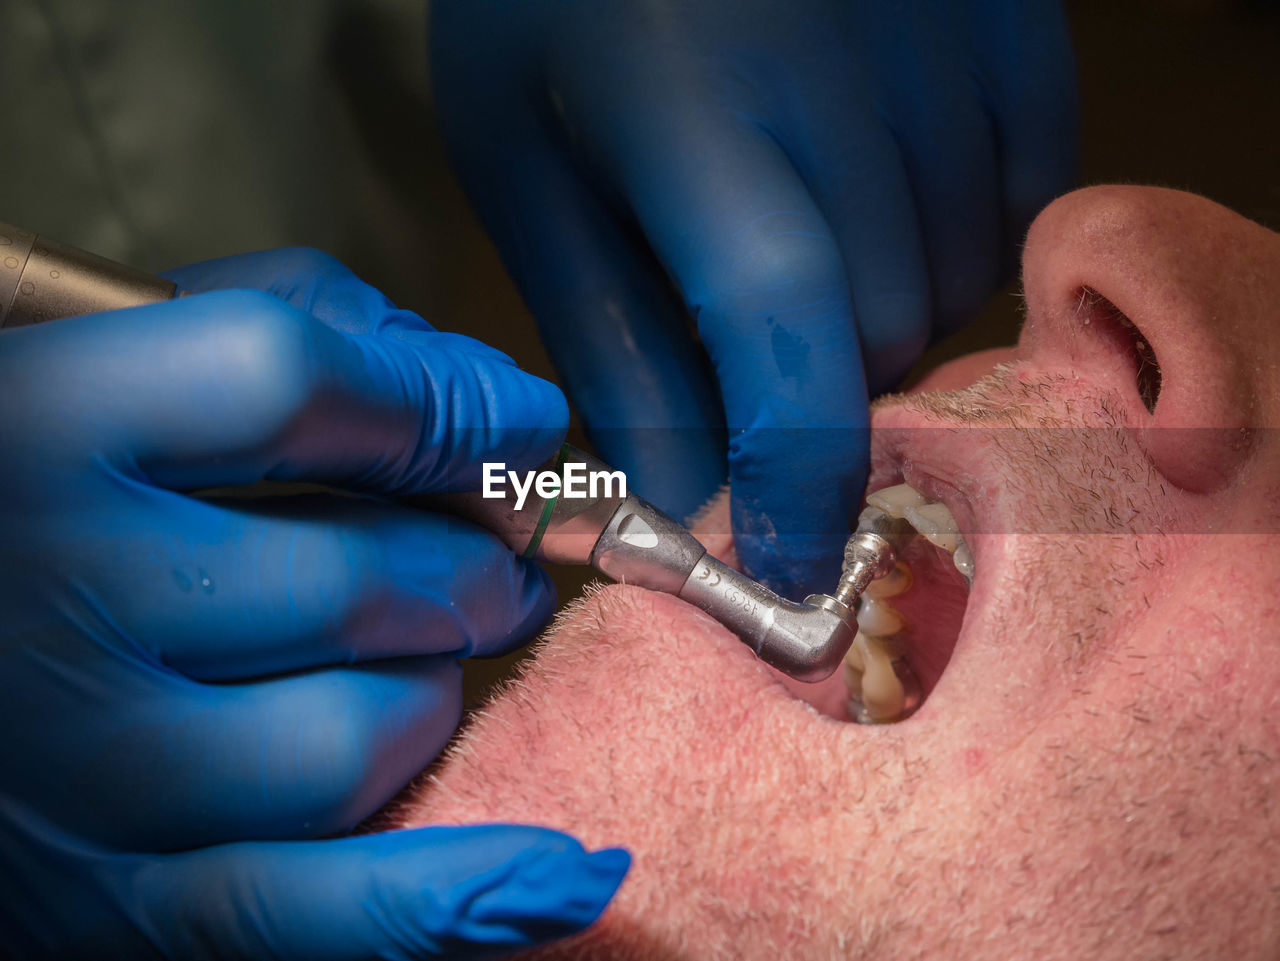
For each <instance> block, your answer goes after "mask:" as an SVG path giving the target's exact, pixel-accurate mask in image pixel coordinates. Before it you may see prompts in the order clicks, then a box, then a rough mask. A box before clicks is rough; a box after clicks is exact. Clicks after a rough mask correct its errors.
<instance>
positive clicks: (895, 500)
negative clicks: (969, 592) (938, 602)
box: [867, 484, 973, 587]
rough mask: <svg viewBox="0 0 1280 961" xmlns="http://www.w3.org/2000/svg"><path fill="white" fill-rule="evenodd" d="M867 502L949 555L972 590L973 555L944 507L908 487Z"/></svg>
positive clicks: (888, 490)
mask: <svg viewBox="0 0 1280 961" xmlns="http://www.w3.org/2000/svg"><path fill="white" fill-rule="evenodd" d="M867 503H868V504H870V505H871V506H872V507H876V508H879V509H880V510H882V511H884V512H885V513H886V514H888V515H889V516H890V517H901V518H903V519H905V520H906V521H907V523H909V524H910V525H911V526H912V527H914V528H915V529H916V530H917V531H919V532H920V534H921V536H922V537H924V538H925V539H926V540H927V541H929V543H930V544H933V545H934V546H935V547H939V548H941V549H942V550H944V551H946V552H947V553H948V554H950V555H952V562H953V563H954V564H955V566H956V570H958V571H959V572H960V573H961V574H963V575H964V579H965V580H966V581H968V583H969V586H970V587H973V552H972V551H970V550H969V545H968V544H966V543H965V542H964V536H963V535H962V534H961V533H960V527H959V525H958V524H956V519H955V517H954V516H953V515H952V513H951V509H950V508H948V507H947V505H946V504H941V503H937V502H930V501H929V499H928V498H926V497H925V496H924V495H923V494H921V493H920V492H919V491H918V490H916V489H915V488H914V487H912V486H911V485H910V484H895V485H894V486H893V487H886V488H884V489H882V490H878V491H875V492H874V493H871V494H868V495H867Z"/></svg>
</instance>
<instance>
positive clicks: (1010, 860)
mask: <svg viewBox="0 0 1280 961" xmlns="http://www.w3.org/2000/svg"><path fill="white" fill-rule="evenodd" d="M1024 285H1025V291H1026V298H1027V311H1028V317H1027V324H1026V327H1025V329H1024V331H1023V333H1022V336H1021V339H1020V342H1019V345H1018V347H1017V348H1016V350H1014V351H1011V352H1009V353H1006V354H1003V355H1000V356H992V355H986V356H982V357H980V358H977V359H965V360H962V361H960V362H958V363H957V364H956V365H953V366H951V367H950V368H948V369H944V370H943V371H940V372H939V373H938V374H937V375H935V376H934V378H933V379H932V381H931V382H929V383H926V384H925V385H923V386H924V387H925V388H927V389H928V392H926V393H921V394H914V395H911V396H899V397H891V398H888V399H886V400H883V401H881V402H879V403H878V404H877V406H876V409H875V411H874V417H873V430H874V441H873V474H872V480H871V487H872V488H873V489H874V488H878V487H883V486H886V485H888V484H892V483H896V482H898V481H900V480H901V479H903V478H904V477H905V478H906V479H907V480H908V481H910V482H911V483H912V484H914V485H915V486H917V487H918V488H919V489H921V490H923V491H925V492H926V493H928V494H929V495H930V496H931V497H933V498H935V499H941V500H943V501H944V502H945V503H947V504H948V506H950V507H951V509H952V511H953V513H954V514H955V515H956V517H957V520H958V521H959V523H960V527H961V529H962V531H963V532H964V534H965V537H966V540H967V541H968V543H969V544H970V546H971V547H972V549H973V552H974V555H975V558H976V563H977V579H976V582H975V585H974V589H973V593H972V595H971V597H969V599H968V605H967V608H966V609H964V613H963V625H962V626H957V624H956V623H954V622H955V621H958V620H959V618H960V614H959V613H958V609H959V607H962V606H963V598H961V602H960V604H959V605H956V604H954V603H953V601H954V598H955V596H956V595H955V591H956V583H955V580H956V579H955V578H954V577H953V576H952V575H951V574H950V573H949V572H948V570H947V568H946V565H945V564H942V563H937V564H934V563H933V562H932V561H926V560H925V559H924V557H923V555H922V556H921V557H920V558H918V559H917V563H918V566H919V570H918V571H917V574H918V577H919V578H920V580H919V582H918V584H917V587H916V588H913V592H912V595H911V596H914V597H915V600H914V601H912V604H913V605H914V606H912V607H911V609H910V614H909V618H910V621H911V624H912V626H911V628H909V632H908V634H907V636H906V637H905V639H904V643H905V644H906V646H907V648H908V649H909V651H910V652H911V657H912V661H913V663H916V664H917V665H918V667H919V669H920V673H921V674H922V676H923V677H924V679H925V687H926V689H927V690H928V696H927V699H926V701H925V703H924V705H923V706H922V707H921V709H920V710H919V711H918V713H916V714H915V715H914V716H913V717H911V718H910V719H909V720H907V721H906V722H904V723H901V724H897V725H887V726H879V727H864V726H859V725H853V724H848V723H844V722H843V721H842V720H840V719H839V718H838V717H832V716H828V715H829V714H839V713H840V710H839V708H838V706H835V707H833V704H835V705H838V703H839V702H840V700H841V699H842V698H841V697H840V696H839V695H840V692H839V690H838V688H833V687H832V684H839V681H838V680H837V681H834V682H830V683H828V684H826V685H820V686H819V687H818V688H817V689H810V690H809V691H808V692H807V693H808V696H810V697H811V698H812V699H813V700H815V701H818V702H820V703H822V704H823V705H824V709H825V710H826V711H827V712H828V713H827V714H824V713H821V712H820V711H816V710H814V709H813V708H812V707H811V706H810V705H809V704H807V703H805V701H802V700H800V699H799V698H798V697H797V696H796V691H797V690H798V689H799V688H798V687H797V686H796V685H790V686H787V685H783V684H781V683H779V682H778V680H777V679H776V677H775V676H774V675H772V674H770V673H769V672H768V671H767V670H766V669H764V668H763V667H762V666H761V665H760V664H759V663H758V662H756V661H755V660H754V659H753V658H752V656H751V654H750V653H749V651H747V650H746V649H745V647H744V646H743V645H741V644H740V643H739V642H738V641H736V640H735V639H734V638H733V637H732V636H730V635H729V634H727V633H726V632H725V631H724V630H723V629H721V628H719V626H718V625H716V624H715V623H713V622H712V621H710V620H709V619H708V618H706V617H704V616H703V615H701V614H700V613H699V612H697V611H696V610H694V609H692V608H690V607H689V606H688V605H686V604H684V603H682V602H680V601H679V600H676V599H674V598H671V597H668V596H664V595H660V594H655V593H651V592H648V591H643V590H639V589H634V588H625V587H609V588H605V589H602V590H599V591H596V592H594V593H592V594H590V595H589V596H588V597H587V598H585V599H584V600H583V601H581V602H580V603H579V604H577V605H576V606H575V607H574V608H573V610H572V611H571V612H570V613H568V614H567V615H565V616H564V617H563V618H562V619H561V621H560V622H559V624H558V625H557V627H556V628H555V629H554V630H553V632H552V634H551V635H550V638H549V640H548V641H547V642H546V644H545V646H544V647H543V648H542V650H541V652H540V654H539V656H538V658H537V659H536V661H535V662H534V663H533V664H532V666H531V667H530V668H529V669H528V670H527V671H526V672H525V674H524V675H523V676H522V677H521V678H520V679H519V680H518V681H516V682H514V683H513V684H512V685H510V686H509V688H508V689H507V690H506V691H505V692H504V693H503V694H502V695H501V696H499V697H498V698H497V699H496V700H495V701H494V702H493V703H492V704H490V705H489V706H488V707H487V708H486V709H485V710H483V711H482V712H480V713H479V714H478V715H477V716H476V717H475V718H474V719H473V721H472V723H471V724H470V726H469V727H468V728H467V730H466V731H465V733H464V734H463V736H462V737H461V738H460V739H459V740H458V741H457V743H456V744H455V747H454V749H453V750H452V751H451V753H450V754H449V756H448V757H447V759H446V760H445V761H444V762H443V763H441V764H440V765H438V766H437V767H436V768H435V769H433V771H432V772H430V774H429V776H428V777H426V778H424V779H423V780H422V781H421V782H420V783H419V784H418V785H417V786H416V787H415V788H414V789H413V791H411V792H410V794H409V795H408V797H407V798H406V799H405V800H404V801H403V802H402V804H401V805H400V806H399V807H398V808H397V809H396V810H395V811H394V814H393V816H394V818H395V819H396V820H397V821H398V822H400V823H405V824H424V823H441V822H444V823H473V822H485V821H494V820H517V821H531V822H534V823H542V824H548V825H552V826H555V827H558V828H563V829H566V830H569V831H572V832H573V833H575V834H576V835H578V836H579V837H581V838H582V839H583V841H584V842H586V843H587V844H588V845H592V846H598V845H607V844H623V845H625V846H627V847H628V848H630V849H631V851H632V852H633V854H634V856H635V864H634V868H633V872H632V874H631V876H630V877H629V879H628V880H627V882H626V883H625V885H624V886H623V888H622V891H621V892H620V894H619V896H618V898H617V899H616V901H615V902H614V904H613V906H612V907H611V908H610V910H609V911H608V913H607V914H606V916H605V918H604V919H603V920H602V922H601V923H600V924H598V925H597V926H596V927H595V928H593V929H592V930H591V931H590V932H588V933H587V934H586V935H585V936H583V937H582V938H580V939H577V940H576V941H573V942H570V943H568V944H567V945H562V946H559V947H557V948H555V949H553V950H552V951H551V953H550V954H549V955H547V956H549V957H562V956H563V957H573V958H611V959H642V958H643V959H659V961H667V959H671V961H674V959H720V958H724V959H729V958H735V959H737V958H747V959H755V958H759V959H775V958H779V957H785V958H806V959H807V958H813V959H822V958H860V957H869V958H870V957H877V958H880V957H883V958H895V959H898V958H917V957H920V958H924V957H930V958H945V957H963V958H985V959H997V961H998V959H1005V958H1028V957H1035V958H1044V959H1056V958H1062V959H1068V958H1071V959H1075V958H1080V957H1090V958H1093V959H1112V958H1114V959H1134V958H1153V959H1154V958H1173V957H1177V958H1215V959H1216V958H1227V957H1230V958H1244V959H1249V958H1273V957H1275V956H1276V955H1277V951H1278V949H1280V897H1277V892H1280V857H1278V856H1277V855H1278V854H1280V841H1278V829H1280V794H1278V793H1277V782H1278V781H1280V768H1278V767H1277V764H1276V758H1277V757H1280V722H1278V721H1277V720H1276V715H1277V708H1278V707H1280V658H1277V656H1276V651H1275V648H1276V643H1277V639H1278V638H1277V631H1276V628H1275V627H1274V626H1273V625H1274V624H1275V623H1276V618H1277V616H1278V615H1280V610H1278V608H1280V601H1278V600H1277V598H1280V536H1278V535H1277V533H1276V532H1277V531H1280V526H1277V524H1278V522H1280V480H1277V478H1280V432H1275V431H1268V430H1258V429H1256V428H1259V427H1263V426H1271V425H1275V424H1277V423H1278V422H1280V416H1278V415H1280V411H1278V410H1277V406H1278V405H1280V396H1278V390H1280V338H1277V337H1275V335H1274V325H1275V323H1276V322H1277V321H1278V320H1280V237H1277V235H1275V234H1272V233H1270V232H1268V231H1266V230H1264V229H1263V228H1261V227H1259V226H1257V225H1255V224H1252V223H1250V222H1248V221H1246V220H1243V219H1241V218H1240V217H1238V216H1237V215H1235V214H1233V213H1231V212H1229V211H1227V210H1225V209H1223V208H1221V207H1218V206H1216V205H1214V204H1212V203H1210V202H1209V201H1206V200H1203V199H1200V198H1197V197H1193V196H1190V195H1187V194H1181V193H1176V192H1171V191H1164V190H1155V189H1142V188H1130V187H1123V188H1121V187H1103V188H1093V189H1089V190H1085V191H1079V192H1076V193H1073V194H1070V195H1068V196H1066V197H1065V198H1062V199H1060V200H1058V201H1056V202H1055V203H1054V204H1052V205H1051V206H1050V207H1049V208H1047V209H1046V210H1045V211H1044V212H1043V213H1042V214H1041V215H1040V217H1039V218H1038V220H1037V221H1036V222H1035V224H1034V226H1033V227H1032V229H1031V232H1030V235H1029V238H1028V241H1027V245H1026V249H1025V255H1024ZM1082 288H1083V289H1086V292H1085V293H1084V294H1083V295H1082ZM1088 291H1092V292H1094V293H1096V294H1097V295H1101V297H1105V298H1106V301H1109V303H1110V305H1114V307H1115V308H1116V309H1118V310H1120V311H1123V313H1124V314H1125V315H1126V316H1127V317H1128V318H1129V319H1130V320H1131V321H1132V322H1133V323H1134V324H1135V325H1136V326H1137V327H1138V329H1139V331H1140V332H1141V334H1140V336H1141V337H1142V338H1143V339H1144V340H1145V341H1146V342H1148V343H1149V344H1150V345H1151V347H1152V348H1153V349H1154V352H1155V356H1156V358H1157V360H1158V363H1159V366H1160V370H1161V378H1162V382H1161V388H1160V394H1159V399H1158V402H1157V403H1156V404H1155V409H1154V412H1149V411H1148V410H1147V408H1146V407H1145V406H1144V404H1143V402H1142V400H1141V398H1140V396H1139V393H1138V387H1137V378H1136V365H1135V362H1134V359H1133V354H1132V349H1131V348H1130V347H1129V344H1130V343H1131V336H1130V335H1129V334H1127V333H1125V332H1124V330H1123V329H1122V328H1121V326H1120V325H1119V324H1118V323H1117V322H1116V316H1115V313H1116V312H1115V310H1113V309H1112V308H1111V307H1110V306H1108V304H1107V302H1104V301H1102V300H1101V299H1099V297H1097V296H1094V295H1092V294H1089V293H1088ZM1086 321H1088V323H1086ZM993 361H1001V362H1002V363H1001V364H1000V366H997V367H996V368H995V369H994V372H992V362H993ZM975 378H980V379H978V380H977V382H976V384H974V383H973V382H974V380H975ZM966 384H972V386H969V387H964V386H963V385H966ZM1081 428H1087V429H1081ZM1242 428H1253V429H1252V430H1242ZM716 529H719V530H723V526H722V525H720V524H717V523H715V519H714V518H713V519H712V522H711V523H710V527H709V530H711V531H712V532H714V531H715V530H716ZM723 541H724V538H723V536H720V537H719V541H718V542H717V543H716V544H715V547H716V548H718V549H720V550H727V549H728V545H727V544H725V543H723ZM917 591H918V592H919V593H918V594H917V593H916V592H917ZM934 595H936V598H937V603H936V605H934V606H932V607H931V603H932V602H930V600H929V597H930V596H934ZM903 597H904V599H903V605H904V607H903V609H904V610H907V608H908V605H907V602H906V598H907V597H908V595H904V596H903ZM953 609H955V613H954V615H953V614H949V613H948V611H950V610H953ZM957 632H958V639H956V634H957ZM953 640H954V641H955V645H954V646H955V649H954V653H953V654H951V653H950V650H949V649H950V647H951V645H952V641H953ZM949 654H950V660H949V663H948V655H949Z"/></svg>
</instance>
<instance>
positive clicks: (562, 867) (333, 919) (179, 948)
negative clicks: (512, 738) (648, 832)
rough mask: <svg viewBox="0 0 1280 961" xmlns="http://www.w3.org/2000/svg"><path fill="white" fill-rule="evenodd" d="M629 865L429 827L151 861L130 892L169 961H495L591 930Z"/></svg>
mask: <svg viewBox="0 0 1280 961" xmlns="http://www.w3.org/2000/svg"><path fill="white" fill-rule="evenodd" d="M630 862H631V858H630V855H629V854H627V852H626V851H624V850H621V849H617V848H612V849H607V850H602V851H597V852H594V853H590V854H589V853H587V852H586V851H585V850H584V849H583V847H582V845H581V844H579V843H578V842H577V841H576V840H574V839H573V838H571V837H569V836H567V835H564V834H561V833H559V832H557V831H552V830H549V829H546V828H538V827H520V826H513V825H488V826H477V827H458V828H449V827H429V828H417V829H411V830H404V831H392V832H388V833H383V834H371V835H363V836H358V837H349V838H341V839H336V840H327V841H305V842H281V843H247V844H228V845H223V846H220V847H216V848H208V849H205V850H201V851H195V852H190V853H185V854H180V855H171V856H168V857H160V858H150V859H148V860H146V861H144V862H139V863H137V864H135V865H134V869H133V871H132V872H131V873H132V874H133V877H132V878H131V879H130V881H129V883H128V884H127V885H126V888H127V889H128V890H129V891H130V901H131V902H132V905H136V906H142V907H141V910H144V911H145V912H146V918H145V919H138V920H139V921H140V923H141V925H142V926H143V927H144V928H145V934H146V935H147V936H148V938H149V939H150V940H151V941H152V943H153V944H154V945H155V946H156V947H157V948H158V949H159V953H160V954H161V955H162V956H163V957H166V958H183V959H203V958H218V959H226V958H245V959H249V958H265V957H269V958H275V959H281V961H283V959H297V961H364V959H372V958H405V959H408V958H436V957H443V956H447V957H450V958H478V957H485V958H490V957H501V956H504V955H506V954H508V953H511V952H515V951H519V950H524V949H527V948H531V947H535V946H537V945H539V944H544V943H546V942H549V941H554V940H556V939H558V938H562V937H566V936H568V935H571V934H574V933H576V932H578V931H581V930H582V929H583V928H586V927H587V926H588V925H590V924H591V923H592V922H594V921H595V920H596V918H598V917H599V916H600V914H601V912H602V911H603V910H604V908H605V905H606V904H608V902H609V899H610V898H612V897H613V894H614V892H615V891H616V890H617V888H618V885H619V884H621V882H622V878H623V876H624V875H625V874H626V872H627V868H628V867H629V866H630Z"/></svg>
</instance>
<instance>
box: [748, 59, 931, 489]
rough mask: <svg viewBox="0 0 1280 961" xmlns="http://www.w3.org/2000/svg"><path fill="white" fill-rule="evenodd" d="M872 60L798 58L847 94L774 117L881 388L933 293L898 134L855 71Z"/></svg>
mask: <svg viewBox="0 0 1280 961" xmlns="http://www.w3.org/2000/svg"><path fill="white" fill-rule="evenodd" d="M867 66H868V65H867V64H864V63H861V62H859V61H855V60H853V59H851V58H835V57H832V58H827V59H825V60H816V59H815V60H814V61H812V62H810V63H807V64H803V65H800V66H799V67H798V68H797V69H800V70H803V71H804V72H805V78H804V80H803V83H805V84H808V85H809V86H810V87H812V88H813V89H819V90H840V91H842V92H843V96H842V98H840V99H832V98H829V97H810V98H806V99H802V100H798V101H796V102H794V103H791V102H789V106H790V108H791V109H788V110H785V111H778V112H776V113H775V114H773V115H772V116H771V117H770V125H771V127H772V129H774V130H775V131H776V133H777V137H778V140H779V142H780V143H781V144H783V145H784V146H785V148H786V151H787V155H788V157H790V159H791V160H792V162H793V163H794V164H795V166H796V169H797V171H798V173H799V175H800V177H801V178H802V179H803V181H804V183H805V184H806V185H808V188H809V189H810V191H811V192H812V194H813V197H814V200H815V202H816V203H817V205H818V208H819V209H820V210H821V211H822V214H823V216H824V218H825V220H826V222H827V223H828V224H830V226H831V232H832V234H833V235H834V236H835V238H836V241H837V243H838V244H839V248H840V252H841V256H842V258H843V261H844V269H845V273H846V275H847V276H848V278H849V284H850V287H851V292H852V293H851V295H852V302H853V316H854V320H855V322H856V324H857V329H858V340H859V344H860V346H861V352H862V361H863V367H864V369H865V374H866V383H867V388H868V390H869V392H870V394H872V395H875V394H879V393H881V392H883V391H885V390H888V389H891V388H892V387H893V386H894V385H895V384H897V383H898V381H899V380H901V378H902V377H903V375H904V374H906V372H907V371H908V370H909V369H910V368H911V365H912V364H914V363H915V362H916V360H918V359H919V357H920V355H921V353H922V352H923V351H924V349H925V348H926V347H927V346H928V344H929V340H930V337H931V333H932V325H933V297H932V291H931V280H930V276H929V264H928V254H927V252H926V249H925V243H924V239H923V237H922V235H921V218H920V214H919V212H918V210H917V208H916V199H915V193H914V190H913V186H912V183H911V180H910V179H909V177H908V175H907V169H906V166H905V163H904V160H903V155H902V151H901V149H900V147H899V145H898V142H897V140H896V139H895V137H894V136H893V134H892V133H891V132H890V131H889V129H888V128H887V127H886V126H885V125H884V123H883V122H882V120H881V119H880V112H879V111H878V110H877V108H876V104H875V103H874V102H872V98H871V96H870V95H869V94H868V93H867V91H868V90H870V89H871V88H872V85H871V84H870V83H869V81H867V80H866V79H864V78H862V77H860V76H859V75H858V74H859V71H861V70H865V69H866V68H867ZM849 360H850V362H851V363H852V361H853V358H850V359H849ZM854 384H855V382H850V385H849V388H850V389H853V387H854ZM866 456H867V455H866V453H865V452H862V453H860V454H859V457H860V458H862V459H865V457H866ZM855 483H857V481H856V480H855Z"/></svg>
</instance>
